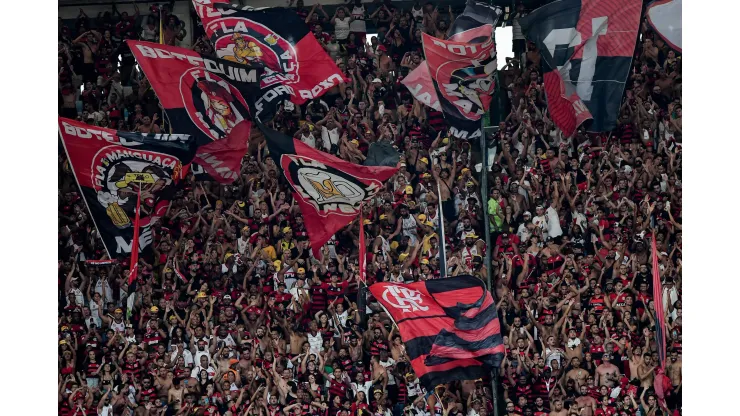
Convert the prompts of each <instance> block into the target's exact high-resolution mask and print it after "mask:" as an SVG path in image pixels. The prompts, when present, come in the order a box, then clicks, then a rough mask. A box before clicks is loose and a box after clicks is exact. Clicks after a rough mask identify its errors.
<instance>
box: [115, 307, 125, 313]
mask: <svg viewBox="0 0 740 416" xmlns="http://www.w3.org/2000/svg"><path fill="white" fill-rule="evenodd" d="M113 312H114V313H123V309H121V308H116V309H115V310H114V311H113Z"/></svg>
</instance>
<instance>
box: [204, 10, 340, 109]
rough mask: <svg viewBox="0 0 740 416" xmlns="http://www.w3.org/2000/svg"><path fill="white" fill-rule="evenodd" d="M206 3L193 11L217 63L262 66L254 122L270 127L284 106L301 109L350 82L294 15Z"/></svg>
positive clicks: (281, 11)
mask: <svg viewBox="0 0 740 416" xmlns="http://www.w3.org/2000/svg"><path fill="white" fill-rule="evenodd" d="M202 3H203V2H200V1H194V5H195V11H196V13H197V14H198V16H199V17H200V19H201V21H202V22H203V29H204V30H205V32H206V36H208V38H209V39H210V40H211V43H213V45H214V48H215V51H216V55H217V56H218V57H219V58H221V59H225V60H228V61H231V62H234V63H237V64H249V63H262V64H264V67H265V72H264V74H263V75H262V77H261V79H260V88H261V92H260V94H259V95H257V96H256V97H257V98H256V99H255V101H254V107H253V108H254V112H253V116H254V117H255V119H258V120H260V121H262V122H263V123H264V122H267V121H269V120H270V119H271V118H272V117H273V116H274V114H275V112H276V108H277V106H278V105H279V104H281V103H282V102H284V101H286V100H290V101H292V102H293V103H295V104H303V103H305V102H306V101H307V100H311V99H314V98H317V97H320V96H321V95H323V94H324V93H326V92H327V91H328V90H329V89H331V88H333V87H335V86H337V85H339V84H341V83H343V82H347V81H348V79H347V78H345V77H344V75H343V74H342V71H340V70H339V67H337V65H336V63H335V62H334V61H333V60H332V59H331V57H330V56H329V54H327V52H326V51H325V50H324V48H323V47H322V46H321V44H319V42H318V41H317V40H316V37H314V35H313V34H312V33H311V32H310V31H309V29H308V26H307V25H306V23H305V21H303V20H302V19H301V18H300V17H299V16H298V15H297V14H296V13H295V11H294V10H291V9H287V8H282V7H274V8H267V9H255V8H253V7H250V6H237V5H230V4H224V3H221V2H210V4H202Z"/></svg>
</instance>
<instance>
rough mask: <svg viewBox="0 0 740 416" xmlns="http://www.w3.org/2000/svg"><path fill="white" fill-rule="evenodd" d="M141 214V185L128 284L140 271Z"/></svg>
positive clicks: (137, 201)
mask: <svg viewBox="0 0 740 416" xmlns="http://www.w3.org/2000/svg"><path fill="white" fill-rule="evenodd" d="M140 212H141V184H139V191H138V196H137V198H136V216H135V217H134V238H133V241H131V271H130V272H129V275H128V284H131V283H133V282H134V280H136V274H137V272H138V271H139V218H140V216H139V213H140Z"/></svg>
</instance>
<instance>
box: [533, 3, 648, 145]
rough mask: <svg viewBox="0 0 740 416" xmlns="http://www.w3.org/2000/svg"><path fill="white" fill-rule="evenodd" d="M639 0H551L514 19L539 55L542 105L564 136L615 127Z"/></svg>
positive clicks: (630, 54)
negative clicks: (580, 129) (544, 98)
mask: <svg viewBox="0 0 740 416" xmlns="http://www.w3.org/2000/svg"><path fill="white" fill-rule="evenodd" d="M641 9H642V1H640V0H624V1H615V0H557V1H554V2H552V3H549V4H547V5H545V6H542V7H540V8H539V9H537V10H535V11H533V12H532V13H530V14H529V15H527V16H525V17H523V18H522V19H520V20H519V23H520V25H521V27H522V31H523V32H524V34H525V36H526V37H527V39H529V40H530V41H532V42H534V43H535V44H536V45H537V47H538V48H539V49H540V55H541V56H542V71H543V80H544V85H545V94H546V96H547V107H548V109H549V111H550V116H551V118H552V120H553V122H554V123H555V125H556V126H557V127H558V128H559V129H560V130H561V131H562V132H563V134H564V135H565V136H566V137H569V136H572V135H573V133H575V131H576V129H577V128H578V126H580V125H581V124H582V123H584V122H585V121H586V120H589V119H591V120H592V121H591V124H590V126H588V130H589V131H594V132H600V131H608V130H611V129H613V128H614V127H615V126H616V122H617V117H618V113H619V106H620V104H621V100H622V94H623V93H624V86H625V82H626V81H627V77H628V76H629V72H630V65H631V64H632V54H633V52H634V49H635V42H636V41H637V32H638V29H639V26H640V12H641Z"/></svg>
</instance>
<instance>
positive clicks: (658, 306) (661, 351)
mask: <svg viewBox="0 0 740 416" xmlns="http://www.w3.org/2000/svg"><path fill="white" fill-rule="evenodd" d="M651 244H652V249H653V304H654V305H655V315H657V316H656V323H655V337H656V338H657V339H656V342H657V344H658V357H659V358H660V368H661V369H663V370H665V358H666V346H665V328H666V327H665V311H664V310H663V284H662V283H661V281H660V266H659V263H658V249H657V248H656V246H655V234H653V236H652V238H651Z"/></svg>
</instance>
